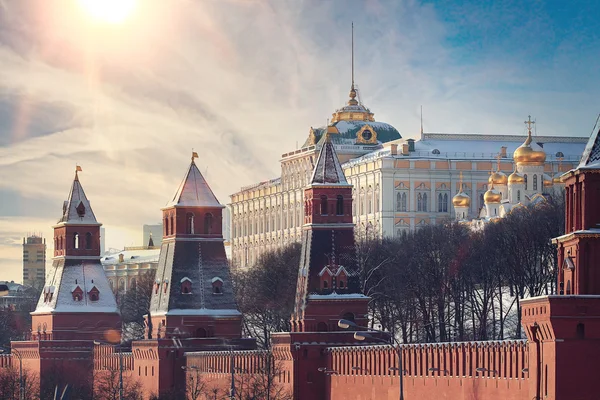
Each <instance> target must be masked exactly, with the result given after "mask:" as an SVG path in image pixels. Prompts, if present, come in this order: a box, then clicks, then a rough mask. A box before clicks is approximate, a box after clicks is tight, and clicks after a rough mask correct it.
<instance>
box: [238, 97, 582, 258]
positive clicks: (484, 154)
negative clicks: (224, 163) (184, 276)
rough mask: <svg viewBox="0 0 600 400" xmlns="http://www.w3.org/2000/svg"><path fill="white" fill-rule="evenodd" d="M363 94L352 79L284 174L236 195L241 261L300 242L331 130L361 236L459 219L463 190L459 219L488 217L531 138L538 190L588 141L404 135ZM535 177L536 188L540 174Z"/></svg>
mask: <svg viewBox="0 0 600 400" xmlns="http://www.w3.org/2000/svg"><path fill="white" fill-rule="evenodd" d="M356 98H357V95H356V90H355V88H354V87H352V89H351V91H350V99H349V101H348V104H347V105H346V106H344V107H342V108H340V109H339V110H336V111H335V112H334V113H333V116H332V119H331V122H330V124H329V125H328V126H325V127H321V128H310V131H309V134H308V138H307V140H306V141H305V143H304V144H303V145H302V147H301V148H300V149H298V150H295V151H291V152H288V153H284V154H283V155H282V156H281V177H279V178H275V179H271V180H268V181H263V182H260V183H257V184H253V185H249V186H246V187H243V188H242V189H241V190H240V191H239V192H236V193H234V194H232V195H231V196H230V197H231V203H230V204H229V205H228V206H229V211H230V215H231V231H230V232H231V251H232V261H233V264H234V265H235V266H241V267H245V266H251V265H253V264H254V263H255V262H256V260H257V259H258V257H259V256H260V254H262V253H263V252H265V251H268V250H273V249H276V248H279V247H282V246H285V245H287V244H290V243H293V242H298V241H300V239H301V235H302V226H303V223H304V222H303V215H302V213H303V190H304V187H305V186H306V185H307V184H308V182H309V178H310V176H311V174H312V171H313V168H314V165H315V162H316V158H317V155H318V154H319V151H320V149H321V148H322V146H323V143H324V140H325V137H326V136H327V135H329V136H330V140H331V142H332V143H333V145H334V146H335V150H336V152H337V154H338V156H339V159H340V162H341V163H342V168H343V170H344V173H345V175H346V177H347V179H348V182H349V183H350V184H351V185H352V186H353V190H352V198H353V201H354V205H355V207H354V210H353V215H352V217H353V222H354V223H355V224H356V227H357V234H358V235H365V236H368V235H376V236H386V237H393V236H399V235H401V234H402V233H403V232H406V231H409V230H411V229H415V228H418V227H420V226H424V225H428V224H436V223H438V222H440V221H444V220H448V219H455V218H457V214H456V211H455V209H454V207H453V205H454V206H455V205H456V203H455V202H452V200H453V196H455V195H456V194H458V193H462V194H463V195H466V196H467V197H468V198H469V200H468V201H466V200H464V199H463V201H459V202H458V203H459V205H461V207H462V208H461V209H460V213H459V214H458V218H459V219H466V220H467V219H468V220H471V219H473V218H480V216H482V210H484V209H485V208H486V204H485V199H484V195H485V193H486V192H487V191H488V189H491V186H490V181H489V178H490V173H491V172H492V171H494V170H496V173H500V174H505V175H510V174H512V173H513V172H514V171H515V162H513V157H514V156H515V152H516V151H517V149H518V148H519V147H520V146H521V145H522V144H523V143H524V142H525V140H529V141H530V142H531V146H534V147H535V148H536V149H537V148H540V149H543V150H542V151H543V152H544V155H545V157H544V160H543V161H542V162H540V163H539V165H537V166H536V171H537V170H539V171H538V175H539V179H540V182H539V185H538V189H536V191H540V192H541V191H542V188H544V189H546V190H550V189H551V186H553V185H559V186H560V185H561V184H560V182H558V176H560V174H561V173H563V172H565V171H568V170H570V169H571V168H573V167H574V166H576V165H577V163H578V161H579V158H580V156H581V153H582V152H583V149H584V147H585V143H586V142H587V138H584V137H565V136H537V135H535V136H532V134H531V135H529V139H527V138H528V136H527V135H485V134H451V133H421V136H420V139H419V140H413V139H406V140H404V139H402V138H401V135H400V133H399V132H398V131H397V130H396V129H395V128H394V127H392V126H391V125H389V124H385V123H382V122H376V121H375V118H374V114H373V113H372V112H371V111H370V110H369V109H368V108H366V107H365V106H364V105H363V104H361V103H359V102H358V101H357V100H356ZM529 132H530V131H529ZM530 133H531V132H530ZM518 173H519V174H520V173H521V172H518ZM526 175H527V174H526ZM461 176H462V180H461ZM532 179H533V178H532ZM542 181H544V182H542ZM530 185H531V186H530V188H529V189H527V194H528V195H530V194H531V193H533V190H534V189H533V187H534V186H533V185H535V182H533V181H532V182H530ZM544 185H546V186H544ZM497 189H498V186H497ZM515 193H516V192H515ZM457 200H458V199H457Z"/></svg>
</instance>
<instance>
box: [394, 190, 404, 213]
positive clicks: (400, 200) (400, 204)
mask: <svg viewBox="0 0 600 400" xmlns="http://www.w3.org/2000/svg"><path fill="white" fill-rule="evenodd" d="M406 208H407V207H406V192H398V193H396V211H406Z"/></svg>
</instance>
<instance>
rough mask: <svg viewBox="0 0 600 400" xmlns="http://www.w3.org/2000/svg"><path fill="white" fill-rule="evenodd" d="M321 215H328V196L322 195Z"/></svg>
mask: <svg viewBox="0 0 600 400" xmlns="http://www.w3.org/2000/svg"><path fill="white" fill-rule="evenodd" d="M321 215H327V196H321Z"/></svg>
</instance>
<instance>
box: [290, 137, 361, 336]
mask: <svg viewBox="0 0 600 400" xmlns="http://www.w3.org/2000/svg"><path fill="white" fill-rule="evenodd" d="M301 257H302V258H301V260H300V269H299V271H298V285H297V288H296V305H295V309H294V313H293V315H292V331H294V332H328V331H335V330H338V327H337V322H338V321H339V319H340V318H344V319H350V320H353V321H355V322H356V323H357V324H359V325H364V324H365V323H366V314H367V311H368V309H367V304H368V301H369V298H368V297H366V296H364V295H362V294H361V293H360V290H359V284H358V278H357V276H356V271H355V267H354V266H355V264H356V258H355V247H354V224H353V222H352V185H350V184H348V182H347V181H346V177H345V176H344V171H343V170H342V167H341V165H340V162H339V160H338V158H337V155H336V153H335V149H334V147H333V144H332V143H331V140H330V138H329V137H327V139H326V141H325V143H324V144H323V147H322V148H321V152H320V153H319V158H318V159H317V163H316V165H315V169H314V171H313V174H312V178H311V181H310V184H309V185H308V186H307V187H306V189H304V227H303V231H302V256H301Z"/></svg>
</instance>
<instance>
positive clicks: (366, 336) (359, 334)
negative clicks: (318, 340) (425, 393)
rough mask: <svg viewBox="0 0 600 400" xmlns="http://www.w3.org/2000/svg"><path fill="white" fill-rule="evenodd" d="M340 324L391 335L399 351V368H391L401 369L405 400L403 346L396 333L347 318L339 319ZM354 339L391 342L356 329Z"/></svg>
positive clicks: (342, 326) (392, 369)
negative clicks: (358, 323)
mask: <svg viewBox="0 0 600 400" xmlns="http://www.w3.org/2000/svg"><path fill="white" fill-rule="evenodd" d="M338 326H339V327H340V328H342V329H350V328H352V329H357V330H358V329H367V330H369V331H371V332H377V333H385V334H386V335H389V336H390V337H391V338H392V340H393V341H394V343H395V344H396V347H397V353H398V368H390V371H396V370H397V371H399V375H400V400H404V369H403V368H402V347H401V346H400V343H399V342H398V340H397V339H396V338H395V337H394V335H392V334H391V333H390V332H386V331H381V330H379V329H373V328H369V327H367V326H360V325H357V324H356V323H355V322H354V321H350V320H347V319H340V320H339V321H338ZM354 339H355V340H358V341H361V342H362V341H364V340H366V339H369V340H372V341H375V342H381V343H385V344H389V342H388V341H387V340H383V339H380V338H378V337H375V336H373V335H371V334H369V333H367V332H364V331H356V332H354Z"/></svg>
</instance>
